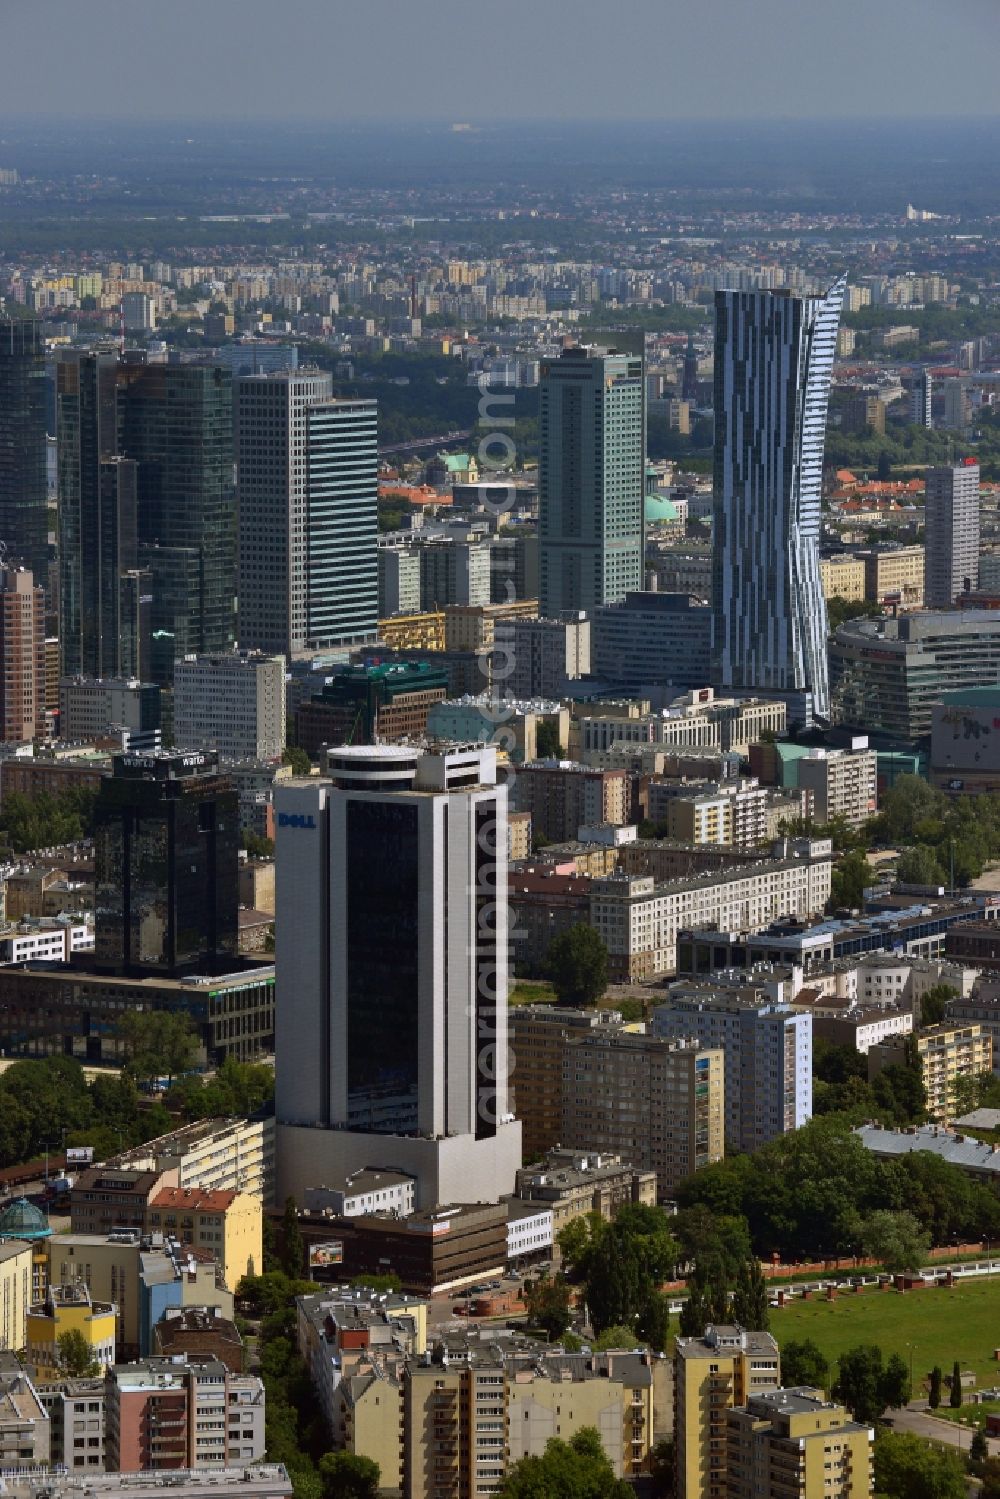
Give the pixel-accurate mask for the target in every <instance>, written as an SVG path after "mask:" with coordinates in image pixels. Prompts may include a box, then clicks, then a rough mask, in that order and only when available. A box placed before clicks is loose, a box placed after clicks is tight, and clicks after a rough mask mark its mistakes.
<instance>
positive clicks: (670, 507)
mask: <svg viewBox="0 0 1000 1499" xmlns="http://www.w3.org/2000/svg"><path fill="white" fill-rule="evenodd" d="M676 519H677V506H676V505H675V504H674V502H673V500H668V499H667V497H666V495H661V494H648V495H647V496H646V520H647V522H650V523H652V522H655V521H668V520H676Z"/></svg>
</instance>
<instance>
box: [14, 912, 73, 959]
mask: <svg viewBox="0 0 1000 1499" xmlns="http://www.w3.org/2000/svg"><path fill="white" fill-rule="evenodd" d="M93 951H94V928H93V927H92V926H88V925H87V923H86V922H73V923H70V922H68V921H60V920H59V919H58V917H56V918H53V919H52V920H51V921H50V922H42V923H40V924H39V925H38V926H31V927H24V926H19V927H12V928H10V929H8V930H7V931H4V930H2V929H0V964H10V963H66V962H68V961H69V959H70V956H71V955H72V954H73V953H81V952H93Z"/></svg>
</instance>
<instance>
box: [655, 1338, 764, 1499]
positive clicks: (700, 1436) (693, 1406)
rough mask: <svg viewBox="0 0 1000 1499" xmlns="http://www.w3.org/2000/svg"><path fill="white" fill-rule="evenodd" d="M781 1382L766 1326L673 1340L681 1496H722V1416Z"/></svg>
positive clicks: (725, 1459) (724, 1466)
mask: <svg viewBox="0 0 1000 1499" xmlns="http://www.w3.org/2000/svg"><path fill="white" fill-rule="evenodd" d="M780 1384H781V1357H780V1354H779V1352H778V1345H777V1343H776V1342H775V1341H774V1339H773V1338H772V1337H771V1334H770V1333H768V1332H745V1331H744V1330H743V1328H741V1327H708V1328H706V1329H705V1335H704V1337H701V1338H678V1339H677V1340H676V1342H675V1344H674V1471H675V1473H676V1475H677V1489H676V1492H677V1494H678V1495H680V1496H682V1499H724V1496H725V1495H726V1493H727V1489H726V1475H727V1470H728V1455H727V1439H726V1422H727V1418H728V1415H729V1412H730V1411H732V1410H734V1409H735V1408H736V1407H737V1406H742V1405H746V1404H747V1402H748V1401H750V1400H752V1399H754V1398H755V1397H757V1396H758V1395H763V1394H765V1393H766V1392H767V1391H769V1390H776V1389H778V1387H779V1386H780Z"/></svg>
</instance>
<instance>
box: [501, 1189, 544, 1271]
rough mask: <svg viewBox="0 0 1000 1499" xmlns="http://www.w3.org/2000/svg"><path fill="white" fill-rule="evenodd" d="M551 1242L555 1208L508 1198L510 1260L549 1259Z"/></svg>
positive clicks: (513, 1262)
mask: <svg viewBox="0 0 1000 1499" xmlns="http://www.w3.org/2000/svg"><path fill="white" fill-rule="evenodd" d="M552 1243H553V1240H552V1209H551V1208H547V1207H540V1206H539V1205H538V1203H533V1202H522V1201H521V1200H520V1199H519V1198H517V1197H508V1199H507V1263H508V1264H510V1265H516V1264H519V1263H522V1262H526V1261H535V1260H543V1259H544V1260H547V1259H549V1258H550V1256H551V1254H552Z"/></svg>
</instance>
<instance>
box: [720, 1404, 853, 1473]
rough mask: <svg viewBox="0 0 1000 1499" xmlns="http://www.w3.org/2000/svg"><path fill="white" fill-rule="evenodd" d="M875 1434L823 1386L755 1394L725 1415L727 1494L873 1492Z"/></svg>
mask: <svg viewBox="0 0 1000 1499" xmlns="http://www.w3.org/2000/svg"><path fill="white" fill-rule="evenodd" d="M874 1438H875V1433H874V1431H873V1430H872V1429H871V1428H870V1427H868V1426H861V1425H860V1424H859V1423H858V1422H857V1421H852V1420H851V1418H850V1416H849V1415H848V1414H847V1412H846V1411H845V1410H844V1408H843V1406H841V1405H834V1404H833V1403H832V1402H830V1401H828V1400H827V1399H826V1396H825V1395H824V1394H823V1391H822V1390H809V1389H795V1390H774V1391H771V1392H769V1393H768V1394H764V1395H756V1396H753V1397H751V1399H750V1400H748V1402H747V1404H746V1405H745V1406H744V1407H743V1408H741V1409H739V1410H732V1411H730V1412H729V1414H728V1416H727V1418H726V1487H725V1490H724V1493H725V1496H726V1499H868V1496H869V1494H870V1493H871V1489H872V1445H873V1442H874Z"/></svg>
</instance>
